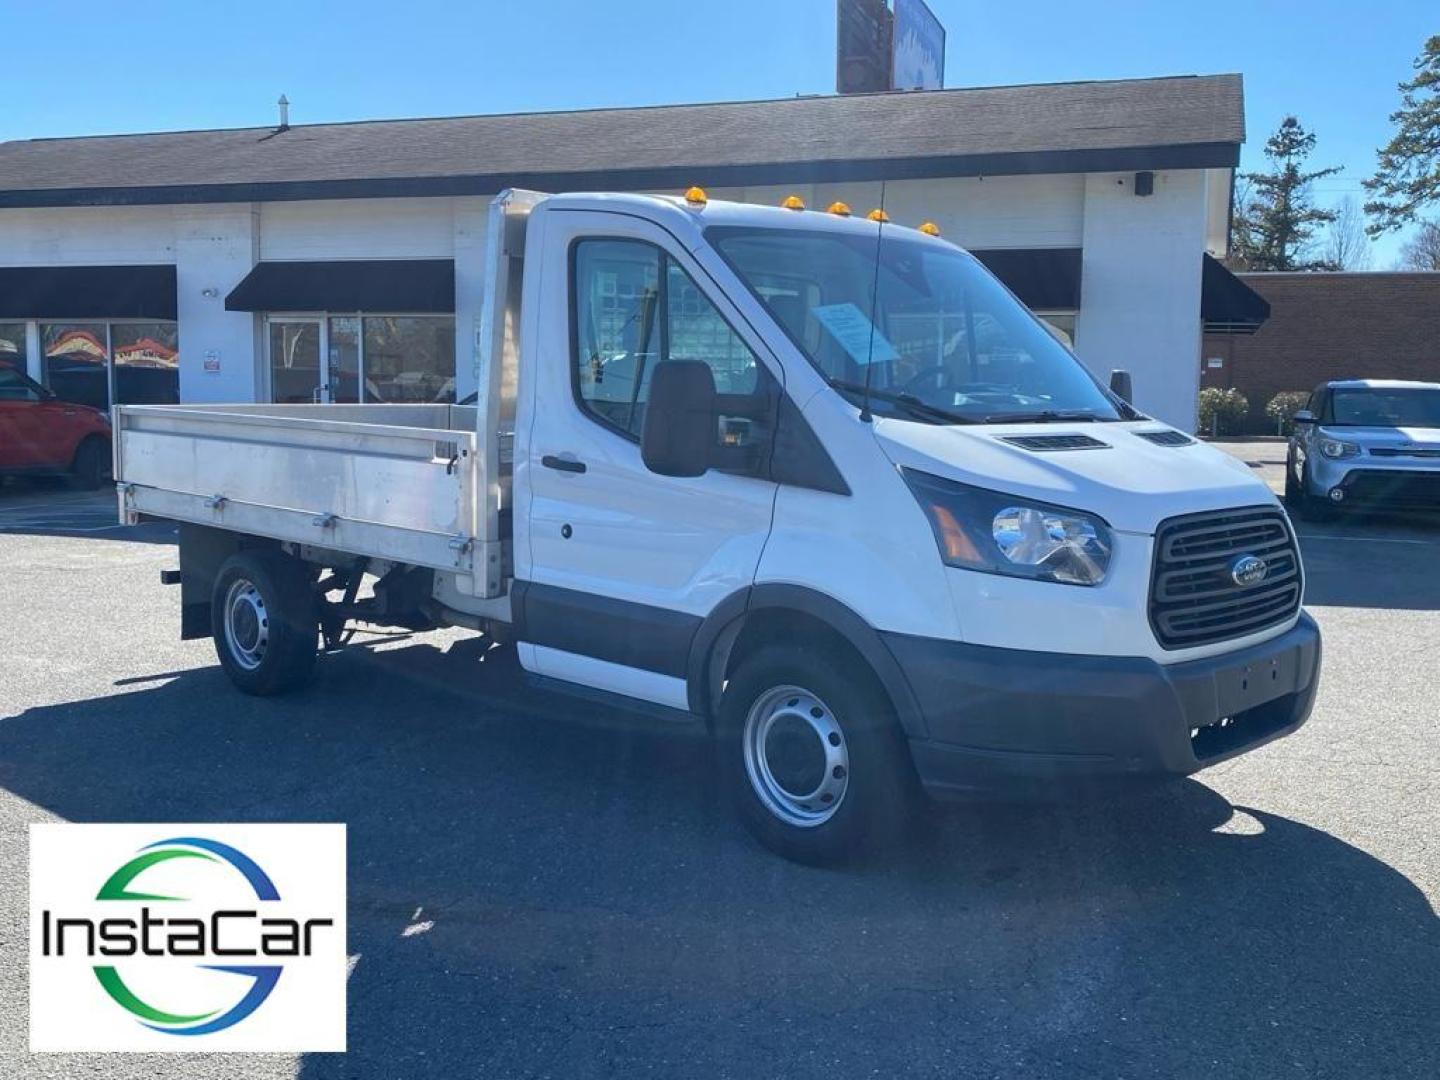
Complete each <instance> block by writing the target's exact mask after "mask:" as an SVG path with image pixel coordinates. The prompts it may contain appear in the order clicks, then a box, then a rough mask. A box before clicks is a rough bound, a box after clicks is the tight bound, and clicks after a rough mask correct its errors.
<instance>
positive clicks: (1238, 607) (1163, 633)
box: [1150, 506, 1301, 649]
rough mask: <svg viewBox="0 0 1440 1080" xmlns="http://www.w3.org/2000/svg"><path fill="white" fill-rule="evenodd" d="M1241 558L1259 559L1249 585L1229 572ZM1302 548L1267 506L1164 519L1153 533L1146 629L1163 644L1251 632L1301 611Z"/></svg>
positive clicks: (1282, 517) (1184, 646)
mask: <svg viewBox="0 0 1440 1080" xmlns="http://www.w3.org/2000/svg"><path fill="white" fill-rule="evenodd" d="M1246 555H1253V556H1255V557H1256V558H1259V559H1263V560H1265V563H1266V565H1267V568H1268V569H1267V573H1266V574H1265V577H1264V579H1263V580H1261V581H1258V582H1256V583H1254V584H1252V585H1237V584H1236V583H1235V579H1234V578H1233V577H1232V576H1231V575H1232V571H1233V569H1234V567H1235V564H1236V562H1237V561H1238V560H1240V559H1241V558H1243V557H1244V556H1246ZM1300 585H1301V577H1300V552H1299V550H1298V549H1297V548H1296V546H1295V537H1294V534H1293V533H1291V531H1290V525H1289V522H1287V521H1286V519H1285V515H1284V514H1282V513H1281V512H1280V511H1279V510H1276V509H1273V508H1271V507H1263V506H1257V507H1248V508H1246V509H1241V510H1222V511H1218V512H1210V513H1204V514H1186V515H1184V516H1183V517H1173V518H1168V519H1166V520H1165V521H1162V522H1161V523H1160V528H1159V529H1157V530H1156V532H1155V569H1154V573H1153V576H1152V577H1151V580H1150V626H1151V628H1152V629H1154V631H1155V637H1156V639H1157V640H1158V641H1159V642H1160V644H1161V645H1162V646H1163V647H1164V648H1166V649H1188V648H1191V647H1192V646H1195V645H1207V644H1209V643H1211V642H1214V641H1226V640H1228V639H1230V638H1237V637H1243V636H1244V635H1246V634H1254V633H1256V632H1258V631H1260V630H1264V629H1265V628H1266V627H1270V626H1274V625H1276V624H1277V623H1282V622H1284V621H1285V620H1287V619H1289V618H1290V617H1291V616H1293V615H1294V614H1295V612H1296V611H1298V610H1299V608H1300Z"/></svg>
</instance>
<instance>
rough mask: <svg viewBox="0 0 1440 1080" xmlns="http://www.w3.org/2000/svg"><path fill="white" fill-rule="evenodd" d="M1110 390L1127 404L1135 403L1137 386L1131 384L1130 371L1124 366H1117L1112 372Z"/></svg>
mask: <svg viewBox="0 0 1440 1080" xmlns="http://www.w3.org/2000/svg"><path fill="white" fill-rule="evenodd" d="M1110 392H1111V393H1112V394H1114V395H1115V396H1116V397H1118V398H1119V399H1120V400H1121V401H1123V402H1125V404H1126V405H1131V404H1134V401H1135V388H1134V386H1133V385H1131V381H1130V372H1128V371H1126V370H1125V369H1124V368H1116V369H1115V370H1113V371H1112V372H1110Z"/></svg>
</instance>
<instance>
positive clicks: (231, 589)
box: [210, 550, 320, 696]
mask: <svg viewBox="0 0 1440 1080" xmlns="http://www.w3.org/2000/svg"><path fill="white" fill-rule="evenodd" d="M210 626H211V636H212V637H213V638H214V639H215V653H216V655H217V656H218V657H219V658H220V666H221V667H222V668H224V669H225V674H226V675H228V676H229V678H230V681H231V682H232V683H234V684H235V685H236V686H237V687H238V688H239V689H240V690H242V691H244V692H245V693H247V694H256V695H261V696H266V695H270V694H283V693H285V692H287V691H289V690H294V689H296V688H298V687H300V686H303V685H305V683H307V682H308V681H309V680H310V677H311V675H312V674H314V671H315V656H316V653H317V651H318V642H319V636H320V616H319V605H318V602H317V600H316V597H315V593H314V590H313V589H312V587H311V583H310V577H309V575H308V574H307V572H306V567H305V564H304V563H302V562H301V561H300V560H299V559H295V558H292V557H291V556H289V555H286V554H285V553H284V552H282V551H275V550H259V551H241V552H239V553H237V554H235V555H232V556H230V558H228V559H226V560H225V563H224V564H223V565H222V566H221V567H220V573H219V574H218V575H217V576H216V578H215V590H214V592H213V593H212V594H211V604H210Z"/></svg>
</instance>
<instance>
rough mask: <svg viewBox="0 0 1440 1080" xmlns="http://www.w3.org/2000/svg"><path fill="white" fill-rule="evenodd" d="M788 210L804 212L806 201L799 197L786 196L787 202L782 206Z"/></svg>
mask: <svg viewBox="0 0 1440 1080" xmlns="http://www.w3.org/2000/svg"><path fill="white" fill-rule="evenodd" d="M780 205H781V206H782V207H784V208H785V209H786V210H804V209H805V200H804V199H802V198H800V196H799V195H786V196H785V201H784V202H782V203H781V204H780Z"/></svg>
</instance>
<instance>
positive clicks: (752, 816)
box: [719, 644, 918, 864]
mask: <svg viewBox="0 0 1440 1080" xmlns="http://www.w3.org/2000/svg"><path fill="white" fill-rule="evenodd" d="M719 735H720V752H721V754H722V765H723V769H724V773H725V780H726V784H727V786H728V787H729V788H730V791H731V794H732V796H733V798H734V800H735V804H736V808H737V810H738V812H739V814H740V817H741V819H742V820H743V821H744V823H745V825H746V827H747V828H748V829H749V830H750V832H751V833H753V834H754V836H755V837H756V839H758V840H759V841H760V842H761V843H762V844H764V845H765V846H766V847H768V848H769V849H770V850H771V851H774V852H776V853H777V854H779V855H782V856H784V857H785V858H787V859H793V860H794V861H796V862H801V863H810V864H826V863H836V862H843V861H845V860H847V859H850V858H853V857H855V856H857V855H860V854H863V853H865V852H868V851H873V850H876V849H878V848H880V847H883V846H885V845H887V844H889V843H892V842H894V841H896V840H898V839H899V838H900V837H901V835H902V834H903V831H904V827H905V825H906V824H907V823H908V821H909V820H910V817H911V815H912V814H913V813H914V811H915V808H916V804H917V802H918V800H917V798H916V792H917V785H916V783H915V776H914V769H913V767H912V765H911V763H910V756H909V753H908V751H907V749H906V746H905V740H904V738H903V737H902V735H901V733H900V729H899V725H898V723H897V722H896V720H895V714H894V710H893V709H892V708H891V706H890V702H889V700H888V699H887V698H886V696H885V694H884V692H883V691H882V690H881V689H880V687H879V686H878V684H877V682H876V680H875V679H874V677H873V676H872V675H870V673H869V671H868V670H866V669H864V666H863V664H860V663H858V662H857V660H856V658H852V657H848V656H843V657H842V656H838V655H835V654H833V653H828V652H825V651H822V650H820V649H817V648H815V647H813V646H795V645H780V644H775V645H766V646H763V647H761V648H760V649H759V650H757V651H756V652H755V653H754V654H752V655H751V656H749V657H747V658H746V659H744V660H743V661H742V662H741V664H740V666H739V668H738V669H737V670H736V671H735V672H734V674H733V675H732V676H731V678H730V681H729V684H728V685H727V687H726V689H725V696H724V697H723V698H722V699H721V702H720V710H719Z"/></svg>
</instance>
